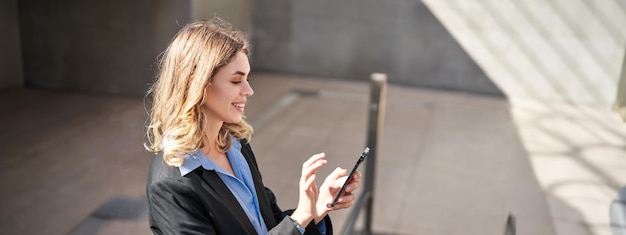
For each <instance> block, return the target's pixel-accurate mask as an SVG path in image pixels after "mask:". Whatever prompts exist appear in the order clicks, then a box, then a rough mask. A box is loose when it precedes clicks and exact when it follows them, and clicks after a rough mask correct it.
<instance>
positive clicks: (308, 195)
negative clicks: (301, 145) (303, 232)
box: [291, 153, 327, 228]
mask: <svg viewBox="0 0 626 235" xmlns="http://www.w3.org/2000/svg"><path fill="white" fill-rule="evenodd" d="M325 156H326V154H324V153H318V154H315V155H313V156H311V157H310V158H309V159H308V160H307V161H305V162H304V163H303V164H302V175H301V176H300V183H299V189H300V191H299V199H298V207H296V210H295V211H294V212H293V214H291V218H292V219H294V220H295V221H296V222H297V223H298V225H300V227H302V228H305V227H306V226H307V225H308V224H309V222H311V220H313V216H315V214H317V212H316V208H315V206H316V203H317V194H318V188H317V184H316V183H315V178H316V176H315V171H316V170H317V169H319V168H320V167H322V166H323V165H326V163H327V161H326V159H324V157H325Z"/></svg>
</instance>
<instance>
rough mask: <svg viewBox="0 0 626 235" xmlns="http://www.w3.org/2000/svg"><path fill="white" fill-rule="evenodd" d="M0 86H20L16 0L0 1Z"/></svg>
mask: <svg viewBox="0 0 626 235" xmlns="http://www.w3.org/2000/svg"><path fill="white" fill-rule="evenodd" d="M0 35H2V36H0V88H3V87H21V86H22V85H23V83H24V81H23V76H22V54H21V50H20V31H19V21H18V18H17V1H15V0H3V1H0Z"/></svg>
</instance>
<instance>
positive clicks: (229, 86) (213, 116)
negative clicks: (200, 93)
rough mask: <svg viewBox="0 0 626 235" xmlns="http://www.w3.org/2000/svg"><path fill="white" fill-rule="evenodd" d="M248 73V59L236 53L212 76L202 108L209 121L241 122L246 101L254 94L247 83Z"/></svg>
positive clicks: (242, 54) (240, 53) (244, 55)
mask: <svg viewBox="0 0 626 235" xmlns="http://www.w3.org/2000/svg"><path fill="white" fill-rule="evenodd" d="M249 73H250V63H249V62H248V57H247V56H246V54H244V53H243V52H238V53H237V54H236V55H235V56H234V57H233V59H232V61H231V62H230V63H228V64H227V65H225V66H223V67H222V68H221V69H220V70H218V71H217V73H215V75H213V79H212V81H211V82H209V86H208V87H207V88H206V90H205V94H204V107H205V108H206V111H207V112H206V113H207V118H208V120H209V121H212V120H216V121H221V122H226V123H239V122H241V119H242V117H243V111H244V108H245V106H246V99H247V98H248V96H251V95H252V94H254V91H253V90H252V87H250V83H248V74H249Z"/></svg>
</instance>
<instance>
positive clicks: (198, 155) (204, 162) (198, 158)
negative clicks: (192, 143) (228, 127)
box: [178, 136, 241, 176]
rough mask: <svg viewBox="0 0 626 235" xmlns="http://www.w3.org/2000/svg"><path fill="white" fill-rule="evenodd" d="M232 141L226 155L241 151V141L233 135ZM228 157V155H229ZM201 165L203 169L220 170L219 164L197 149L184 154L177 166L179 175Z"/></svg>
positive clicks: (185, 173)
mask: <svg viewBox="0 0 626 235" xmlns="http://www.w3.org/2000/svg"><path fill="white" fill-rule="evenodd" d="M231 138H232V142H231V143H233V144H232V145H231V146H230V149H228V151H227V152H226V156H236V154H237V153H241V143H240V142H239V140H237V139H236V138H235V137H234V136H231ZM229 159H230V157H229ZM200 166H202V168H204V169H205V170H217V171H219V170H221V168H220V167H219V166H217V165H216V164H215V163H214V162H213V161H211V159H209V158H208V157H207V156H206V155H204V153H202V151H200V150H199V149H198V150H196V151H194V152H192V153H190V154H187V155H185V157H184V161H183V164H182V165H181V166H180V167H178V170H179V171H180V175H181V176H185V175H187V174H189V172H192V171H194V170H195V169H197V168H198V167H200Z"/></svg>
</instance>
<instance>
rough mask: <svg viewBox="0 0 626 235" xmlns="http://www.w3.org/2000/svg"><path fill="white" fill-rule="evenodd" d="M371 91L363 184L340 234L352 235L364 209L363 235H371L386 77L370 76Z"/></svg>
mask: <svg viewBox="0 0 626 235" xmlns="http://www.w3.org/2000/svg"><path fill="white" fill-rule="evenodd" d="M370 81H371V89H370V102H369V112H368V114H369V115H368V122H367V146H368V147H369V148H370V153H369V155H368V157H367V159H366V160H365V161H366V168H365V179H364V181H365V184H364V187H363V192H362V193H361V196H360V197H359V199H358V200H357V202H356V204H355V205H354V206H353V209H352V211H351V212H350V216H349V217H348V221H347V223H346V224H345V225H344V229H343V232H342V233H341V234H346V235H348V234H352V233H353V232H354V224H355V223H356V220H357V218H358V216H359V213H360V212H361V210H362V209H365V214H364V219H365V221H364V224H363V234H366V235H369V234H372V205H373V204H374V179H375V176H376V174H375V173H376V156H378V143H379V140H380V138H381V136H380V135H379V134H380V133H382V127H383V117H384V114H385V96H386V93H387V75H386V74H382V73H373V74H372V75H370Z"/></svg>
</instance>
